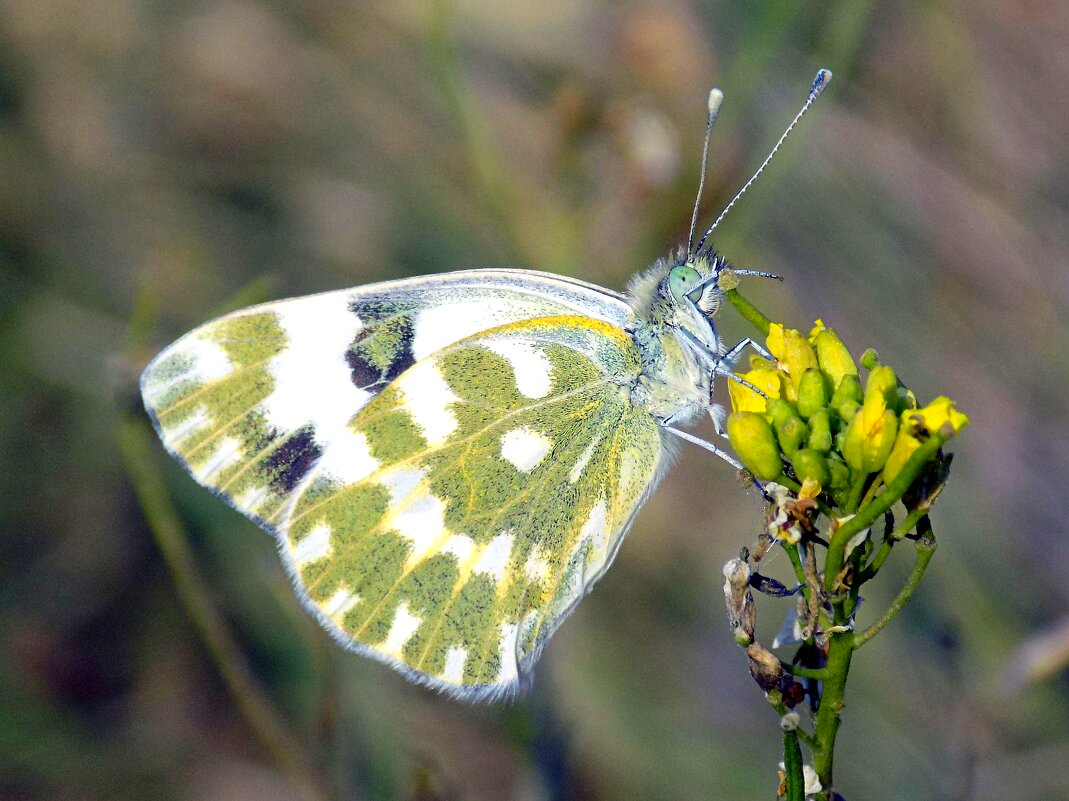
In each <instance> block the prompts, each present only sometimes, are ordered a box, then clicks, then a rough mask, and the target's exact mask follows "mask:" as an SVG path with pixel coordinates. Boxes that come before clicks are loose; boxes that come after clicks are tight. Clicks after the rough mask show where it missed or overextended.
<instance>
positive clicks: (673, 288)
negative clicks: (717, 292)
mask: <svg viewBox="0 0 1069 801" xmlns="http://www.w3.org/2000/svg"><path fill="white" fill-rule="evenodd" d="M701 280H702V277H701V274H700V273H699V272H698V271H697V270H695V269H694V268H693V267H690V266H688V265H686V264H677V265H676V266H675V267H673V268H672V270H671V272H669V273H668V291H669V292H670V293H671V294H672V300H674V301H675V302H676V303H682V302H683V298H684V297H689V298H690V299H691V300H692V301H694V302H695V303H697V302H698V300H699V299H700V298H701V296H702V291H703V289H694V285H695V284H697V283H698V282H700V281H701Z"/></svg>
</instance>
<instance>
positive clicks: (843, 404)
mask: <svg viewBox="0 0 1069 801" xmlns="http://www.w3.org/2000/svg"><path fill="white" fill-rule="evenodd" d="M862 398H864V394H863V393H862V392H861V379H860V378H858V377H857V376H856V375H852V374H848V375H844V376H843V377H842V380H841V381H839V386H837V387H836V388H835V392H834V393H832V396H831V403H830V404H829V405H830V406H831V408H832V409H834V410H835V411H836V412H838V413H839V417H841V418H842V419H843V420H845V421H847V422H850V420H852V419H853V417H854V413H855V412H857V407H858V406H859V405H860V404H861V400H862Z"/></svg>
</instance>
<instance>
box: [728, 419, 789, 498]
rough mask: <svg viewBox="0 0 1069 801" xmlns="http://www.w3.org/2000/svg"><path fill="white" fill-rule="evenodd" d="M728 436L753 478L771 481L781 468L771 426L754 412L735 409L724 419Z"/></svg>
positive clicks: (776, 476)
mask: <svg viewBox="0 0 1069 801" xmlns="http://www.w3.org/2000/svg"><path fill="white" fill-rule="evenodd" d="M727 431H728V440H729V441H730V442H731V447H733V448H734V449H735V453H737V454H738V455H739V459H740V460H742V463H743V464H744V465H745V466H746V469H747V470H749V471H750V472H751V473H753V475H754V477H755V478H759V479H761V480H762V481H771V480H773V479H775V478H779V475H780V473H782V472H783V460H782V459H781V458H780V450H779V445H777V444H776V436H775V434H773V433H772V426H771V424H770V423H769V422H768V420H766V419H765V417H764V415H762V414H760V413H758V412H735V413H734V414H733V415H731V416H730V417H728V420H727Z"/></svg>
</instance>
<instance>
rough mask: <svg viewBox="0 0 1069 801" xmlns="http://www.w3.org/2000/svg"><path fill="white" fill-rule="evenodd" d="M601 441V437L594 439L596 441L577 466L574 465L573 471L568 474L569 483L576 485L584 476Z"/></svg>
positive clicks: (581, 457)
mask: <svg viewBox="0 0 1069 801" xmlns="http://www.w3.org/2000/svg"><path fill="white" fill-rule="evenodd" d="M600 441H601V435H600V434H599V435H598V436H596V437H594V440H593V441H592V442H591V443H590V444H589V445H587V446H586V450H584V451H583V452H582V453H581V454H579V458H578V459H577V460H576V462H575V464H574V465H572V469H571V471H570V472H569V473H568V481H569V482H571V483H572V484H574V483H575V482H576V481H578V480H579V478H580V477H581V476H582V475H583V471H584V470H586V466H587V464H588V463H589V462H590V457H591V456H593V455H594V449H595V448H596V447H597V446H598V442H600Z"/></svg>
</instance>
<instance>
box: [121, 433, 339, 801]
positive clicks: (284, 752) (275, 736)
mask: <svg viewBox="0 0 1069 801" xmlns="http://www.w3.org/2000/svg"><path fill="white" fill-rule="evenodd" d="M153 439H154V438H153V437H152V432H151V431H150V430H149V428H148V426H147V425H146V424H145V423H143V422H141V421H140V420H138V419H136V418H134V417H132V416H127V417H126V419H124V420H123V421H122V422H121V423H120V424H119V426H118V440H119V451H120V453H121V455H122V460H123V466H124V468H125V470H126V473H127V476H128V477H129V479H130V483H131V484H132V485H133V488H134V492H135V493H136V494H137V499H138V502H139V504H140V506H141V511H142V513H143V514H144V516H145V520H146V522H147V523H148V526H149V529H150V530H151V531H152V536H153V537H154V538H155V540H156V545H157V546H158V547H159V549H160V553H161V554H162V556H163V559H164V562H165V563H166V564H167V569H168V570H169V571H170V573H171V578H172V580H173V581H174V585H175V590H176V591H177V593H178V597H179V600H180V601H181V602H182V605H183V606H185V608H186V612H187V613H188V614H189V618H190V620H191V621H192V623H193V627H194V628H195V629H196V631H197V634H198V635H199V636H200V638H201V640H202V641H203V642H204V645H205V647H206V648H207V649H208V654H209V655H210V657H211V659H212V662H213V663H214V664H215V667H216V669H217V670H218V671H219V675H220V676H221V677H222V679H223V682H224V683H225V684H226V687H227V690H228V691H229V692H230V694H231V696H232V697H233V698H234V703H235V704H236V706H237V708H238V711H239V712H240V713H241V715H242V716H243V717H244V718H245V721H246V722H247V723H248V725H249V728H251V729H252V731H253V733H254V734H255V735H256V738H257V739H258V740H259V741H260V743H261V744H262V745H263V746H264V748H266V749H267V751H268V752H269V753H270V755H271V758H272V759H273V760H274V762H275V764H276V765H277V767H278V769H279V771H280V772H282V773H283V774H285V776H286V777H287V778H288V779H289V780H290V781H291V782H292V783H293V786H294V787H295V788H296V790H297V792H298V794H299V797H300V798H302V799H306V800H307V801H318V800H319V799H322V798H324V797H325V794H324V793H323V792H322V791H321V790H320V789H319V786H318V782H317V780H316V779H315V772H314V769H313V767H312V765H313V763H312V760H311V758H310V757H309V756H308V754H307V753H306V752H305V750H304V748H303V747H302V745H301V744H300V743H299V742H298V741H297V740H296V739H294V738H293V737H292V736H291V735H290V734H289V732H288V730H287V728H286V723H285V721H284V720H283V718H282V716H281V715H280V714H279V713H278V711H277V710H276V709H275V708H274V706H272V704H271V702H270V701H269V700H268V699H267V697H266V696H265V695H264V693H263V692H262V690H261V689H260V687H259V686H258V685H257V683H256V680H255V679H254V678H253V675H252V671H251V670H250V669H249V665H248V663H247V662H246V660H245V657H244V654H243V653H242V652H241V650H240V649H239V648H238V646H237V644H236V643H235V642H234V639H233V637H232V636H231V634H230V631H229V629H228V627H227V625H226V622H225V621H224V620H223V618H222V616H221V615H220V613H219V610H218V609H216V607H215V606H214V604H213V603H212V602H211V600H210V593H209V590H208V587H207V586H206V584H205V582H204V579H203V578H202V577H201V575H200V574H199V573H198V572H197V568H196V564H195V561H194V558H193V555H192V553H191V551H190V549H189V541H188V537H187V536H186V532H185V530H184V528H183V526H182V524H181V522H180V520H179V516H178V512H177V510H176V509H175V507H174V503H173V502H172V500H171V497H170V494H169V493H168V492H167V489H166V487H165V486H164V483H163V478H162V476H161V475H160V473H159V471H158V470H157V468H156V462H155V460H154V459H153V457H152V451H151V448H150V443H151V442H152V441H153Z"/></svg>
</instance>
